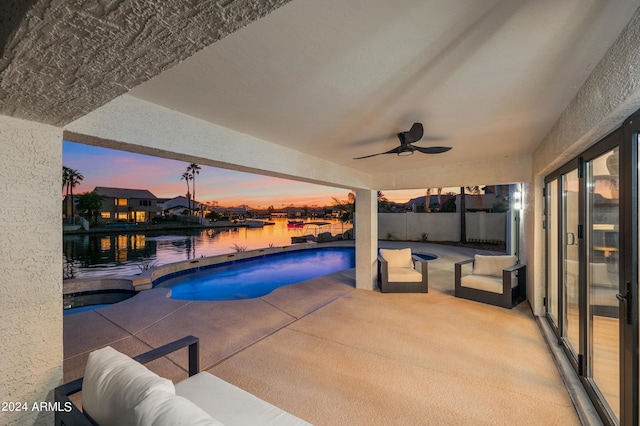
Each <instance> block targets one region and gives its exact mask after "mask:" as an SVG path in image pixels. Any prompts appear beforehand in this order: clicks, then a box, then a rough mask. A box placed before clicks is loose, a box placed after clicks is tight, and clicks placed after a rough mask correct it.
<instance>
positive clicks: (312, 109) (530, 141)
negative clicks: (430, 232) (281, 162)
mask: <svg viewBox="0 0 640 426" xmlns="http://www.w3.org/2000/svg"><path fill="white" fill-rule="evenodd" d="M10 3H13V4H14V5H17V4H19V3H20V2H10ZM30 3H34V6H32V8H31V9H28V10H26V11H22V12H20V11H13V12H12V11H11V10H10V8H8V9H9V13H8V14H9V15H11V13H14V12H15V14H14V18H17V19H19V20H20V22H21V23H20V24H19V25H16V26H15V31H13V32H12V33H11V34H10V35H6V34H5V35H3V37H5V36H6V37H5V38H6V41H5V44H4V47H5V48H4V50H3V52H4V56H3V58H2V60H3V62H2V65H3V68H0V77H1V78H2V85H1V87H0V113H2V114H5V115H12V116H17V117H20V118H28V119H32V120H34V119H35V120H36V121H43V122H48V123H51V124H56V125H63V126H64V125H66V124H68V123H70V122H72V121H73V120H76V119H79V118H82V117H83V116H84V115H86V114H88V113H90V112H91V111H93V110H95V109H96V108H98V107H100V106H101V105H104V104H105V103H108V102H109V101H110V100H112V99H115V98H117V97H118V96H120V95H122V94H125V93H126V94H128V95H130V96H132V97H135V98H138V99H140V100H144V101H148V102H151V103H153V104H156V105H158V106H161V107H166V108H168V109H170V110H173V111H175V112H178V113H184V114H186V115H189V116H192V117H196V118H198V119H201V120H204V121H206V122H211V123H215V124H217V125H219V126H222V127H225V128H228V129H230V130H233V131H235V132H238V133H240V134H246V135H250V136H252V137H255V138H258V139H261V140H264V141H267V142H269V143H272V144H276V145H279V146H282V147H284V148H288V149H291V150H294V151H297V152H300V153H302V154H305V155H310V156H313V157H316V158H318V159H320V160H323V161H326V162H329V163H331V164H336V165H340V166H343V167H344V168H347V169H353V170H356V171H358V172H360V173H362V172H364V173H375V172H384V173H394V172H406V171H407V170H418V169H425V168H429V167H442V166H443V165H451V164H464V163H474V162H482V161H485V162H486V161H491V160H493V159H496V158H500V159H505V158H510V157H514V158H515V157H522V156H527V155H531V153H532V152H533V150H534V149H535V148H536V146H537V145H538V144H539V143H540V141H541V140H542V139H543V138H544V136H545V135H546V134H547V133H548V132H549V130H550V129H551V128H552V126H553V125H554V123H555V122H556V121H557V120H558V118H559V116H560V114H561V113H562V111H564V109H565V108H566V106H567V104H568V103H569V102H570V101H571V99H572V98H573V97H574V96H575V95H576V93H577V92H578V89H579V88H580V87H581V85H582V84H583V83H584V82H585V80H586V78H587V77H588V75H589V74H590V73H591V71H592V70H593V69H594V67H595V66H596V64H597V63H598V62H599V61H600V59H601V58H602V57H603V55H604V53H605V52H606V50H607V49H608V48H609V47H610V46H611V45H612V44H613V43H614V41H615V39H616V37H617V36H618V35H619V34H620V32H621V30H622V29H623V28H624V26H625V25H626V24H627V22H628V20H629V18H630V17H631V16H632V15H633V13H634V11H635V10H636V9H637V8H638V6H639V5H640V1H638V0H626V1H617V2H611V1H605V0H592V1H586V2H585V1H584V0H561V1H557V0H542V1H541V0H474V1H460V0H456V1H448V2H441V1H436V0H425V1H415V0H367V1H360V0H350V1H340V0H324V1H322V2H318V1H314V0H293V1H289V2H287V1H286V0H283V1H243V0H236V1H235V2H233V1H226V2H222V1H208V2H200V3H199V6H198V7H195V6H189V5H187V4H185V3H183V2H180V1H167V2H164V3H163V5H162V6H157V9H156V12H155V13H149V10H152V11H153V10H154V9H153V8H155V7H156V6H153V8H151V9H149V8H146V9H145V7H143V5H142V4H137V2H124V3H123V4H120V5H116V4H115V3H114V4H113V5H112V6H111V7H107V6H105V7H102V8H97V7H89V6H88V5H87V7H86V8H84V9H83V8H82V7H74V8H71V7H70V6H65V7H66V9H65V7H63V6H62V5H63V4H64V3H62V4H61V5H59V6H55V5H52V4H50V3H49V2H45V1H38V0H36V1H33V2H30ZM129 3H131V4H130V5H129V7H128V8H127V7H125V6H124V5H126V4H129ZM47 7H48V9H47ZM65 10H66V12H65ZM51 12H56V13H51ZM5 13H7V12H6V11H5ZM114 13H120V16H119V18H114V15H113V14H114ZM36 18H39V19H41V21H42V22H44V24H46V23H47V20H50V21H49V22H48V23H49V25H50V27H46V25H45V26H44V27H42V25H43V24H42V22H40V21H38V19H36ZM52 19H55V22H54V21H51V20H52ZM208 19H212V20H216V21H215V22H214V23H211V21H207V20H208ZM5 22H6V21H5ZM14 22H15V21H14ZM34 22H38V25H39V26H37V28H38V31H39V32H40V35H41V37H40V39H39V40H40V42H41V43H40V44H39V40H38V39H37V38H34V37H33V34H32V33H30V30H31V29H32V28H34V25H35V24H34ZM119 24H122V25H121V26H120V27H121V28H124V29H125V30H120V31H118V30H115V29H114V28H117V27H118V25H119ZM245 25H246V26H245ZM114 26H115V27H114ZM130 27H131V28H138V30H137V32H135V31H134V32H133V33H132V32H131V31H129V29H130ZM47 28H49V29H48V30H47ZM65 28H66V30H64V29H65ZM61 29H63V30H64V31H63V30H61ZM73 29H76V30H78V29H80V30H82V29H85V30H86V29H89V30H93V31H88V32H86V34H85V33H82V32H81V31H80V32H79V31H75V32H74V31H72V30H73ZM109 29H111V30H109ZM97 30H100V31H97ZM47 31H52V32H54V33H56V34H57V38H56V40H53V39H52V38H51V37H50V36H48V34H49V33H47ZM96 33H98V34H99V35H100V36H99V37H98V36H96V35H95V34H96ZM227 34H228V35H227ZM196 35H198V37H196ZM83 37H87V38H88V39H91V40H92V42H93V43H94V45H92V44H91V43H86V42H85V41H84V40H85V39H84V38H83ZM96 37H97V38H96ZM154 39H155V41H154V42H153V43H152V42H151V41H152V40H154ZM176 40H179V41H176ZM45 41H46V42H48V43H49V50H47V49H46V48H45V47H46V43H45ZM42 43H45V45H43V44H42ZM61 43H62V44H61ZM59 45H62V46H63V49H62V50H61V49H60V48H57V47H56V46H59ZM34 46H35V47H38V49H39V50H38V51H41V52H44V53H43V54H42V55H40V56H34V55H33V53H31V52H30V51H28V50H27V49H31V48H33V47H34ZM101 48H104V49H108V55H109V57H108V61H107V62H105V61H99V59H100V58H102V59H105V58H103V55H101V54H100V49H101ZM51 49H53V52H58V53H60V52H64V55H60V54H59V55H58V56H57V57H56V56H55V55H53V56H52V55H47V54H46V52H48V51H50V50H51ZM55 49H58V50H55ZM90 49H93V52H94V54H93V56H92V55H87V54H86V52H87V51H88V50H90ZM144 49H147V50H149V51H150V52H152V53H153V54H151V53H149V52H145V51H144ZM132 52H134V53H135V55H134V56H135V60H132ZM73 57H77V58H81V59H82V61H83V64H81V65H78V63H77V62H74V61H73V60H70V59H72V58H73ZM26 58H28V60H26ZM61 58H62V59H64V58H66V60H60V59H61ZM34 65H38V66H37V67H36V66H34ZM101 67H102V68H101ZM34 69H35V70H37V71H39V72H41V73H42V75H41V76H38V75H36V76H35V77H34V76H33V75H31V77H30V78H31V79H32V80H29V75H30V74H29V73H33V70H34ZM25 79H26V80H25ZM25 82H27V83H29V82H30V83H32V84H34V85H33V86H31V87H34V90H33V91H31V90H24V87H26V86H25ZM40 89H41V90H40ZM56 89H60V90H56ZM52 91H55V102H50V100H51V98H52V96H51V93H52ZM42 93H46V94H48V95H47V96H45V97H42ZM38 96H40V98H38ZM594 102H597V99H594ZM414 122H422V123H423V124H424V128H425V137H424V139H423V141H422V142H420V143H418V144H417V145H419V146H435V145H443V146H450V147H452V148H453V149H452V150H451V151H449V152H447V153H444V154H439V155H425V154H419V153H416V154H414V155H412V156H410V157H398V156H396V155H382V156H377V157H372V158H368V159H363V160H353V157H358V156H364V155H369V154H374V153H379V152H383V151H387V150H389V149H391V148H394V147H395V146H397V145H398V139H397V137H396V133H397V132H399V131H403V130H408V129H409V128H410V127H411V125H412V123H414ZM181 143H189V141H188V138H186V139H183V140H182V141H181ZM230 143H231V142H230ZM484 183H488V182H484ZM405 186H406V185H405Z"/></svg>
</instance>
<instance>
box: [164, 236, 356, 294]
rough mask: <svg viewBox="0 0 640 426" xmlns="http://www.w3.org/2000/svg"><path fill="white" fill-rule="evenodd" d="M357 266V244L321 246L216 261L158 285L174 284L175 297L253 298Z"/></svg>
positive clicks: (171, 286) (172, 289) (172, 291)
mask: <svg viewBox="0 0 640 426" xmlns="http://www.w3.org/2000/svg"><path fill="white" fill-rule="evenodd" d="M354 267H355V250H354V248H352V247H329V248H318V249H308V250H299V251H293V252H287V253H277V254H271V255H267V256H261V257H259V258H254V259H248V260H242V261H236V262H233V263H226V264H222V265H214V266H212V267H211V268H208V269H204V270H199V271H197V272H192V273H188V274H186V275H182V276H179V277H174V278H169V279H167V280H165V281H162V282H160V283H158V281H159V280H157V281H156V282H154V286H158V287H168V288H170V289H171V298H172V299H179V300H236V299H250V298H254V297H260V296H264V295H266V294H269V293H271V292H272V291H273V290H275V289H276V288H278V287H282V286H285V285H288V284H293V283H297V282H300V281H305V280H309V279H311V278H316V277H319V276H322V275H327V274H331V273H333V272H338V271H342V270H345V269H350V268H354Z"/></svg>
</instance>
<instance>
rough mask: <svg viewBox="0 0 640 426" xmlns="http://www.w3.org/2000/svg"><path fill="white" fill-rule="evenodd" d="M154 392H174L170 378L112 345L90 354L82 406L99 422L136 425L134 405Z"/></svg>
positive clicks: (83, 385) (85, 373)
mask: <svg viewBox="0 0 640 426" xmlns="http://www.w3.org/2000/svg"><path fill="white" fill-rule="evenodd" d="M156 391H163V392H166V393H169V394H175V388H174V386H173V383H172V382H171V380H168V379H165V378H162V377H160V376H158V375H157V374H155V373H153V372H152V371H150V370H149V369H147V367H145V366H144V365H142V364H140V363H139V362H136V361H134V360H133V359H131V358H129V357H128V356H126V355H124V354H122V353H120V352H118V351H116V350H115V349H113V348H112V347H111V346H106V347H104V348H102V349H98V350H96V351H93V352H91V353H90V354H89V359H88V360H87V365H86V367H85V371H84V381H83V383H82V408H83V410H84V411H86V412H87V414H88V415H89V416H90V417H91V418H92V419H93V420H94V421H95V422H96V423H98V424H99V425H106V426H108V425H129V424H135V416H134V408H135V406H136V405H138V404H139V403H140V402H141V401H142V400H143V399H145V398H146V397H147V396H149V395H150V394H151V393H152V392H156Z"/></svg>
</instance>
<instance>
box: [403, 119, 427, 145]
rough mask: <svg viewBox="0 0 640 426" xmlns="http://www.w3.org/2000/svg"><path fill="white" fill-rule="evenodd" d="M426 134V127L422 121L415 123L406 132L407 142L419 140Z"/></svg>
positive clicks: (405, 138)
mask: <svg viewBox="0 0 640 426" xmlns="http://www.w3.org/2000/svg"><path fill="white" fill-rule="evenodd" d="M423 135H424V128H423V127H422V123H413V126H411V129H409V131H408V132H405V134H404V140H405V142H406V143H412V142H417V141H419V140H420V139H422V136H423Z"/></svg>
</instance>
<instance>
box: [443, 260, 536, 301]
mask: <svg viewBox="0 0 640 426" xmlns="http://www.w3.org/2000/svg"><path fill="white" fill-rule="evenodd" d="M517 261H518V259H517V258H516V256H483V255H480V254H476V255H475V257H474V258H473V259H467V260H463V261H461V262H457V263H456V264H455V296H456V297H462V298H464V299H469V300H475V301H476V302H482V303H488V304H490V305H495V306H501V307H503V308H509V309H511V308H513V307H514V306H516V305H517V304H519V303H520V302H522V301H524V300H525V299H526V298H527V267H526V266H525V265H522V264H519V263H517ZM469 264H472V266H473V269H472V270H471V273H467V271H465V267H466V265H469Z"/></svg>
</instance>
